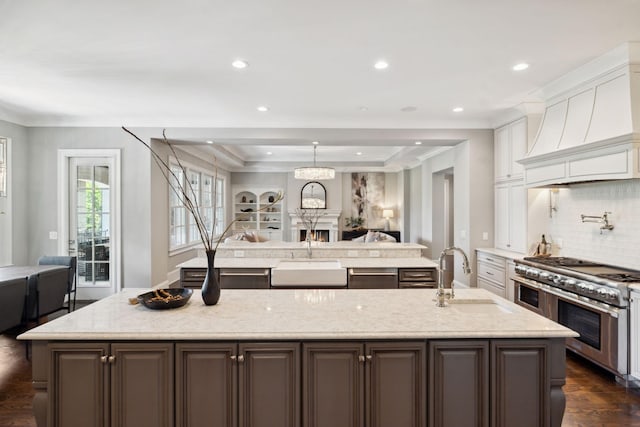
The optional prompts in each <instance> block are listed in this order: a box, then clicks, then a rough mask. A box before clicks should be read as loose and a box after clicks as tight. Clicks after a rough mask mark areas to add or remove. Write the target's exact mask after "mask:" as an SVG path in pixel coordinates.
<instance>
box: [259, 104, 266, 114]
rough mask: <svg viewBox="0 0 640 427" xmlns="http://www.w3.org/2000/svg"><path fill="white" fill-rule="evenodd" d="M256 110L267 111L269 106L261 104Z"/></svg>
mask: <svg viewBox="0 0 640 427" xmlns="http://www.w3.org/2000/svg"><path fill="white" fill-rule="evenodd" d="M257 110H258V111H260V112H262V113H264V112H265V111H269V107H267V106H264V105H261V106H259V107H258V108H257Z"/></svg>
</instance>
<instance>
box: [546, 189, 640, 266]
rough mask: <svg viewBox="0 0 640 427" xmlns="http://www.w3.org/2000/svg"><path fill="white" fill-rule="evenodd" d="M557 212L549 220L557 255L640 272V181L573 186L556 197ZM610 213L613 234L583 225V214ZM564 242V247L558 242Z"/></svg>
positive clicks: (551, 236)
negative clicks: (581, 216)
mask: <svg viewBox="0 0 640 427" xmlns="http://www.w3.org/2000/svg"><path fill="white" fill-rule="evenodd" d="M552 200H555V205H556V208H557V210H556V211H555V212H554V213H553V218H550V219H549V228H548V234H549V236H548V238H549V239H551V241H552V242H554V255H555V254H557V255H560V256H569V257H575V258H582V259H587V260H591V261H598V262H602V263H606V264H611V265H617V266H620V267H627V268H632V269H636V270H640V180H637V179H634V180H624V181H606V182H598V183H585V184H577V185H572V186H571V187H569V188H563V189H560V190H559V192H558V194H557V195H553V197H552ZM604 212H611V214H609V223H610V224H613V226H614V229H613V230H611V231H607V230H602V231H601V230H600V226H601V224H596V223H586V222H585V223H583V222H582V220H581V219H580V215H581V214H584V215H597V216H601V215H602V214H603V213H604ZM559 240H560V241H561V242H562V248H558V247H557V245H556V244H555V243H557V242H558V241H559Z"/></svg>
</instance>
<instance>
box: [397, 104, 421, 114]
mask: <svg viewBox="0 0 640 427" xmlns="http://www.w3.org/2000/svg"><path fill="white" fill-rule="evenodd" d="M417 109H418V107H414V106H413V105H408V106H406V107H402V108H401V109H400V111H402V112H403V113H413V112H414V111H416V110H417Z"/></svg>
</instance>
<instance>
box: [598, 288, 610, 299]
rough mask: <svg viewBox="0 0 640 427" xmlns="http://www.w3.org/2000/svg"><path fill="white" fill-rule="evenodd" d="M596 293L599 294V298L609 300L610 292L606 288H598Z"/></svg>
mask: <svg viewBox="0 0 640 427" xmlns="http://www.w3.org/2000/svg"><path fill="white" fill-rule="evenodd" d="M596 293H597V294H598V296H599V297H602V298H609V291H608V290H607V289H605V288H598V289H597V290H596Z"/></svg>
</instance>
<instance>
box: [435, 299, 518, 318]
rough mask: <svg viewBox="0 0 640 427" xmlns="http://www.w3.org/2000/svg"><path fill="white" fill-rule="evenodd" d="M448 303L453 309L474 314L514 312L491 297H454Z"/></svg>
mask: <svg viewBox="0 0 640 427" xmlns="http://www.w3.org/2000/svg"><path fill="white" fill-rule="evenodd" d="M447 304H448V305H449V307H450V308H451V309H453V310H456V311H459V312H461V313H473V314H494V313H513V311H512V310H510V309H509V307H507V306H504V305H502V304H500V303H499V302H498V301H496V300H493V299H490V298H466V299H465V298H462V299H458V298H454V299H452V300H448V301H447Z"/></svg>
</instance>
